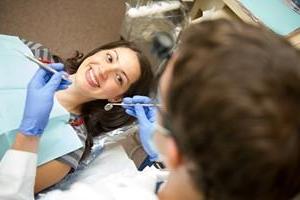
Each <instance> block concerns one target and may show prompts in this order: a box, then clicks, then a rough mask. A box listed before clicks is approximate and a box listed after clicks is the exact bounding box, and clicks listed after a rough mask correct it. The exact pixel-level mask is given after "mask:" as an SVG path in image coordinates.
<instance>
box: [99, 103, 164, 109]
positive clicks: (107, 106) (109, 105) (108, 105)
mask: <svg viewBox="0 0 300 200" xmlns="http://www.w3.org/2000/svg"><path fill="white" fill-rule="evenodd" d="M123 105H126V106H135V105H137V103H108V104H106V105H105V106H104V110H105V111H109V110H111V109H112V108H113V107H114V106H123ZM139 105H141V106H149V107H150V106H160V104H155V103H141V104H139Z"/></svg>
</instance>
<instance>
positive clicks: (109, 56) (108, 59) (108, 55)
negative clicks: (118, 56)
mask: <svg viewBox="0 0 300 200" xmlns="http://www.w3.org/2000/svg"><path fill="white" fill-rule="evenodd" d="M106 61H107V62H109V63H112V62H113V58H112V56H111V55H110V54H109V53H107V54H106Z"/></svg>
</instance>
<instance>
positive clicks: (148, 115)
mask: <svg viewBox="0 0 300 200" xmlns="http://www.w3.org/2000/svg"><path fill="white" fill-rule="evenodd" d="M123 103H124V104H130V103H134V104H137V105H135V106H127V105H124V106H123V107H124V108H125V109H126V110H125V112H126V113H127V114H129V115H131V116H134V117H136V118H137V119H138V123H139V136H140V139H141V143H142V145H143V148H144V150H145V151H146V153H147V154H148V155H149V156H150V160H151V161H155V160H158V153H157V151H156V150H155V149H154V148H153V145H152V137H153V134H154V122H155V120H156V112H157V108H156V107H146V106H145V107H143V106H142V105H140V104H142V103H153V99H150V98H149V97H146V96H134V97H133V98H130V97H126V98H124V99H123Z"/></svg>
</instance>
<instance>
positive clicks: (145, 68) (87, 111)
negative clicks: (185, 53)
mask: <svg viewBox="0 0 300 200" xmlns="http://www.w3.org/2000/svg"><path fill="white" fill-rule="evenodd" d="M118 47H124V48H129V49H131V50H132V51H134V52H135V53H136V55H137V57H138V61H139V64H140V68H141V75H140V77H139V79H138V80H137V81H136V82H134V83H133V84H132V85H131V86H130V87H129V89H128V90H127V91H126V92H125V93H124V94H123V96H128V97H131V96H134V95H145V96H147V95H149V93H150V90H151V89H152V88H151V87H152V82H153V73H152V68H151V64H150V62H149V60H148V58H147V57H146V56H145V55H144V54H143V53H142V51H141V50H140V49H139V48H138V47H137V46H136V45H135V44H134V43H132V42H128V41H125V40H120V41H115V42H111V43H108V44H105V45H103V46H100V47H98V48H96V49H94V50H92V51H91V52H89V53H88V54H87V55H85V56H84V55H83V54H82V53H79V52H78V51H77V52H76V55H75V56H74V57H72V58H69V59H67V60H65V61H64V62H63V63H64V65H65V69H66V71H67V72H68V73H69V74H74V73H76V71H77V69H78V68H79V66H80V65H81V63H82V62H83V61H84V60H85V59H86V58H88V57H90V56H92V55H94V54H95V53H97V52H99V51H102V50H106V49H113V48H118ZM107 103H108V100H106V99H99V100H94V101H90V102H87V103H84V104H83V105H82V107H81V116H82V117H83V119H84V122H85V125H86V128H87V134H88V135H87V141H86V149H85V152H84V155H83V158H84V157H86V156H87V155H88V154H89V152H90V150H91V147H92V145H93V137H95V136H99V135H101V134H102V133H104V132H107V131H111V130H114V129H116V128H119V127H121V126H124V125H128V124H130V123H132V122H133V121H134V120H135V119H134V118H133V117H131V116H129V115H127V114H126V113H125V111H124V109H123V108H122V107H120V106H114V107H113V108H112V109H111V110H110V111H105V110H104V106H105V105H106V104H107Z"/></svg>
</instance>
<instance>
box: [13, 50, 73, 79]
mask: <svg viewBox="0 0 300 200" xmlns="http://www.w3.org/2000/svg"><path fill="white" fill-rule="evenodd" d="M15 50H16V51H17V52H19V53H20V54H22V55H23V56H25V57H26V58H27V59H29V60H31V61H32V62H34V63H36V64H38V65H39V66H40V67H42V68H44V69H45V70H47V71H49V72H52V73H53V74H55V73H57V71H56V70H55V69H53V68H52V67H50V66H49V65H47V64H45V63H42V62H41V61H39V60H38V59H36V58H34V57H32V56H29V55H27V54H25V53H24V52H22V51H19V50H17V49H15ZM62 79H64V80H66V81H70V79H69V78H68V75H67V74H63V75H62Z"/></svg>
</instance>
